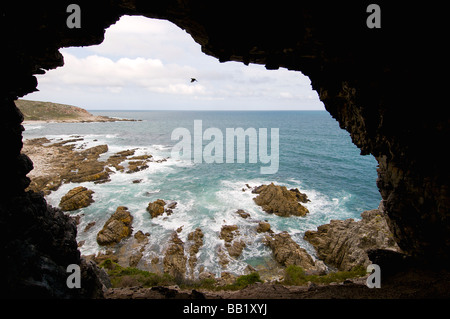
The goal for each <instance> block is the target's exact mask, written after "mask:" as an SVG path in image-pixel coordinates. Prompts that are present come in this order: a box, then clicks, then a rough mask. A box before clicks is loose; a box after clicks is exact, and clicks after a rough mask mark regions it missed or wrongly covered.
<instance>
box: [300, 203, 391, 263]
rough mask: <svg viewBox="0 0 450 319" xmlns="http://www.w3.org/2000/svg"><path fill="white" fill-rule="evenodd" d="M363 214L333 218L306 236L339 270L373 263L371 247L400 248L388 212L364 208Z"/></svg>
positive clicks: (320, 253)
mask: <svg viewBox="0 0 450 319" xmlns="http://www.w3.org/2000/svg"><path fill="white" fill-rule="evenodd" d="M361 218H362V219H361V220H360V221H355V220H353V219H346V220H332V221H331V222H330V223H329V224H325V225H321V226H319V227H318V228H317V231H307V232H306V233H305V236H304V239H305V240H307V241H308V242H310V243H311V244H312V245H313V246H314V248H315V249H316V251H317V255H318V258H319V259H321V260H323V261H324V262H325V263H326V264H328V265H330V266H333V267H336V268H338V269H339V270H351V269H352V268H354V267H356V266H363V267H367V266H368V265H369V264H370V263H371V261H370V260H369V257H368V255H367V251H369V250H373V249H389V250H393V251H399V248H398V246H397V244H396V243H395V240H394V237H393V235H392V233H391V231H390V229H389V227H388V224H387V220H386V219H387V217H386V215H385V214H383V213H381V212H380V211H379V210H378V209H374V210H370V211H365V212H363V213H362V214H361Z"/></svg>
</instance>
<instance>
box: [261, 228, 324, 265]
mask: <svg viewBox="0 0 450 319" xmlns="http://www.w3.org/2000/svg"><path fill="white" fill-rule="evenodd" d="M265 243H266V245H267V246H269V247H270V249H272V252H273V256H274V258H275V260H276V261H277V262H278V263H280V264H281V265H282V266H284V267H287V266H289V265H296V266H300V267H302V268H303V269H305V270H310V269H313V268H314V266H315V263H314V260H313V259H312V257H311V256H310V255H309V254H308V253H307V252H306V250H305V249H303V248H301V247H300V246H299V245H298V244H297V243H296V242H295V241H294V240H293V239H292V238H291V236H290V235H289V233H288V232H281V233H278V234H271V235H267V237H266V240H265Z"/></svg>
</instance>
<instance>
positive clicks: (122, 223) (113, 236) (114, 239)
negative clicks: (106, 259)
mask: <svg viewBox="0 0 450 319" xmlns="http://www.w3.org/2000/svg"><path fill="white" fill-rule="evenodd" d="M132 221H133V216H132V215H131V214H130V212H129V211H128V208H126V207H125V206H119V207H117V209H116V211H115V212H114V214H112V215H111V217H110V218H109V219H108V220H107V221H106V223H105V225H104V226H103V228H102V230H100V231H99V232H98V234H97V242H98V243H99V245H113V244H117V243H119V242H120V241H121V240H122V239H124V238H126V237H128V236H130V235H131V232H132V228H131V223H132Z"/></svg>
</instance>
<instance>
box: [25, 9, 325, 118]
mask: <svg viewBox="0 0 450 319" xmlns="http://www.w3.org/2000/svg"><path fill="white" fill-rule="evenodd" d="M60 52H61V53H62V55H63V56H64V66H63V67H60V68H57V69H55V70H50V71H48V72H47V73H46V74H45V75H37V78H38V90H39V92H34V93H31V94H28V95H26V96H25V97H24V99H28V100H36V101H50V102H55V103H62V104H70V105H75V106H79V107H82V108H85V109H88V110H324V106H323V103H322V102H321V101H320V100H319V97H318V95H317V92H316V91H314V90H313V89H312V88H311V82H310V80H309V78H308V77H306V76H304V75H303V74H302V73H300V72H294V71H288V70H286V69H283V68H280V69H279V70H266V69H265V67H264V66H263V65H256V64H250V65H249V66H246V65H244V64H243V63H239V62H225V63H220V62H219V61H218V60H217V59H216V58H214V57H211V56H208V55H206V54H204V53H203V52H201V46H200V45H199V44H198V43H196V42H195V41H194V40H193V39H192V37H191V36H190V35H189V34H188V33H187V32H185V31H184V30H182V29H181V28H179V27H178V26H176V25H175V24H173V23H171V22H169V21H165V20H156V19H149V18H145V17H142V16H123V17H122V18H121V19H120V20H119V21H118V22H117V23H116V24H114V25H112V26H110V27H109V28H108V29H107V30H106V33H105V40H104V41H103V43H101V44H100V45H95V46H87V47H72V48H63V49H61V50H60ZM191 78H196V79H197V81H196V82H193V83H191Z"/></svg>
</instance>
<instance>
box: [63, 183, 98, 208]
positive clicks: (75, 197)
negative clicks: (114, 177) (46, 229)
mask: <svg viewBox="0 0 450 319" xmlns="http://www.w3.org/2000/svg"><path fill="white" fill-rule="evenodd" d="M93 193H94V191H91V190H89V189H87V188H86V187H83V186H78V187H75V188H73V189H71V190H70V191H69V192H68V193H67V194H66V195H64V196H63V197H62V198H61V201H60V202H59V207H60V208H61V209H62V210H63V211H72V210H76V209H79V208H83V207H87V206H89V205H90V204H91V203H93V202H94V200H93V199H92V194H93Z"/></svg>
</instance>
